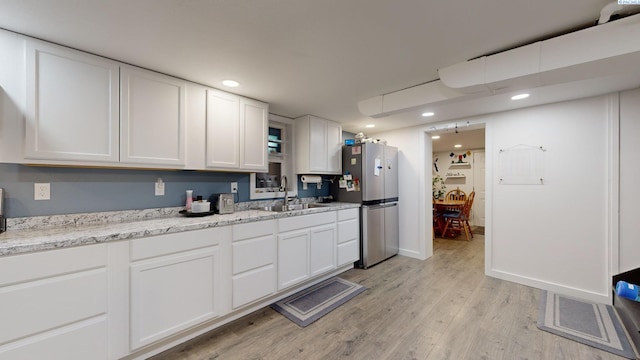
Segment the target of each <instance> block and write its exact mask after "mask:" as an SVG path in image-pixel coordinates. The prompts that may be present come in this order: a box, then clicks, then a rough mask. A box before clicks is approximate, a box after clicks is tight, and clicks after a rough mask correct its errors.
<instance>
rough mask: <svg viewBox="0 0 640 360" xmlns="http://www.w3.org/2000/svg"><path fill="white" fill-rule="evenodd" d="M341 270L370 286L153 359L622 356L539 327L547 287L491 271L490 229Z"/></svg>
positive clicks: (257, 318)
mask: <svg viewBox="0 0 640 360" xmlns="http://www.w3.org/2000/svg"><path fill="white" fill-rule="evenodd" d="M341 277H342V278H344V279H346V280H349V281H353V282H357V283H360V284H363V285H364V286H366V287H367V288H368V290H367V291H365V292H364V293H362V294H360V295H358V296H356V297H355V298H354V299H352V300H350V301H349V302H347V303H346V304H344V305H343V306H341V307H339V308H338V309H336V310H334V311H332V312H331V313H329V314H328V315H326V316H325V317H323V318H321V319H320V320H318V321H317V322H315V323H313V324H311V325H309V326H308V327H306V328H300V327H298V326H297V325H295V324H294V323H292V322H290V321H289V320H287V319H286V318H284V317H283V316H281V315H279V314H278V313H276V312H275V311H273V310H271V309H270V308H264V309H262V310H259V311H257V312H254V313H252V314H250V315H248V316H245V317H243V318H241V319H239V320H236V321H235V322H232V323H230V324H227V325H225V326H223V327H221V328H219V329H216V330H213V331H211V332H209V333H207V334H204V335H202V336H200V337H199V338H196V339H194V340H192V341H190V342H187V343H185V344H182V345H180V346H177V347H175V348H173V349H170V350H168V351H166V352H164V353H162V354H159V355H157V356H155V357H153V358H152V359H154V360H172V359H194V360H195V359H198V360H213V359H225V360H226V359H234V360H235V359H305V360H308V359H311V360H312V359H323V360H324V359H367V360H369V359H429V360H441V359H455V360H461V359H487V360H493V359H536V360H538V359H576V360H577V359H580V360H588V359H603V360H606V359H622V358H621V357H618V356H616V355H612V354H610V353H607V352H604V351H601V350H598V349H594V348H591V347H589V346H586V345H582V344H579V343H576V342H573V341H571V340H567V339H564V338H562V337H559V336H555V335H552V334H549V333H546V332H544V331H541V330H538V329H537V328H536V319H537V316H538V315H537V314H538V302H539V297H540V291H539V290H537V289H534V288H530V287H526V286H522V285H518V284H514V283H511V282H508V281H502V280H498V279H494V278H491V277H487V276H485V275H484V238H483V236H481V235H477V236H475V238H474V239H473V240H472V241H470V242H467V241H465V240H444V239H436V240H435V242H434V256H433V257H432V258H430V259H428V260H426V261H419V260H415V259H411V258H407V257H402V256H396V257H393V258H391V259H389V260H387V261H386V262H383V263H381V264H378V265H376V266H373V267H371V268H369V269H368V270H360V269H354V270H350V271H348V272H346V273H344V274H342V275H341Z"/></svg>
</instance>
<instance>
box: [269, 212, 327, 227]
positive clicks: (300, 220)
mask: <svg viewBox="0 0 640 360" xmlns="http://www.w3.org/2000/svg"><path fill="white" fill-rule="evenodd" d="M335 221H336V212H335V211H329V212H324V213H320V214H311V215H303V216H292V217H288V218H283V219H278V231H279V232H285V231H291V230H297V229H304V228H309V227H313V226H318V225H324V224H330V223H333V222H335Z"/></svg>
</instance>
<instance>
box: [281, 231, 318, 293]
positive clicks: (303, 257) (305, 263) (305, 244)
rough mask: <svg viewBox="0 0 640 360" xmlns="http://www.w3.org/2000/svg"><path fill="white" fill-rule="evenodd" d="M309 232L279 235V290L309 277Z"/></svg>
mask: <svg viewBox="0 0 640 360" xmlns="http://www.w3.org/2000/svg"><path fill="white" fill-rule="evenodd" d="M309 235H310V234H309V230H300V231H292V232H289V233H285V234H282V235H278V290H282V289H284V288H286V287H289V286H291V285H294V284H297V283H299V282H301V281H303V280H305V279H307V278H308V277H309Z"/></svg>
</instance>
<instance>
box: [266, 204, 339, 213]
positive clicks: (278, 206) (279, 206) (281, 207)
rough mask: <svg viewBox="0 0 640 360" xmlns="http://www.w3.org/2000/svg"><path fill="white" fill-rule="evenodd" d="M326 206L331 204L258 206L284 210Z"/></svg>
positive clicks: (267, 209)
mask: <svg viewBox="0 0 640 360" xmlns="http://www.w3.org/2000/svg"><path fill="white" fill-rule="evenodd" d="M327 206H331V205H329V204H289V205H288V206H287V207H285V206H284V205H274V206H265V207H262V208H260V210H264V211H275V212H285V211H294V210H304V209H313V208H318V207H327Z"/></svg>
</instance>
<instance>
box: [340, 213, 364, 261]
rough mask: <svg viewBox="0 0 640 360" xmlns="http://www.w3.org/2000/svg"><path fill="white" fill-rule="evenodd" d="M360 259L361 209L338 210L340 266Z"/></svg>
mask: <svg viewBox="0 0 640 360" xmlns="http://www.w3.org/2000/svg"><path fill="white" fill-rule="evenodd" d="M359 259H360V215H359V209H345V210H340V211H338V266H342V265H346V264H348V263H353V262H356V261H358V260H359Z"/></svg>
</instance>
